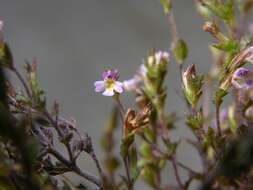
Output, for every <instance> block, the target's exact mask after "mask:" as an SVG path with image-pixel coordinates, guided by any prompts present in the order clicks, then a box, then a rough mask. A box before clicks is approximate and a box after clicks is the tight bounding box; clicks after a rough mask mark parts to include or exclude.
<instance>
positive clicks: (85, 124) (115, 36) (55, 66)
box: [0, 0, 212, 189]
mask: <svg viewBox="0 0 253 190" xmlns="http://www.w3.org/2000/svg"><path fill="white" fill-rule="evenodd" d="M173 7H174V13H175V19H176V22H177V26H178V32H179V34H180V36H182V37H183V38H184V39H185V41H186V42H187V44H188V47H189V56H188V59H187V61H186V62H187V64H190V63H196V64H197V67H198V70H199V71H201V72H206V71H207V70H208V69H209V68H210V60H211V59H210V58H211V57H210V55H209V52H208V44H210V42H211V41H212V38H211V37H210V36H209V35H208V34H206V33H205V32H203V31H202V30H201V26H202V24H203V21H202V19H201V18H200V16H199V15H198V14H197V13H196V10H195V7H194V2H193V0H175V1H174V2H173ZM0 19H2V20H4V22H5V26H4V36H5V38H6V40H7V41H8V42H9V44H10V46H11V48H12V50H13V54H14V57H15V62H16V64H17V65H18V67H19V68H20V69H22V65H23V64H24V61H25V60H30V61H31V60H32V59H33V58H36V59H37V60H38V69H39V78H40V84H41V87H43V89H44V90H45V91H46V93H47V97H48V103H49V105H50V104H51V103H52V102H53V101H54V100H56V101H58V102H59V103H60V105H61V112H62V115H63V116H66V117H70V116H73V117H74V118H75V119H76V120H77V122H78V127H79V129H80V131H83V132H84V131H86V132H88V133H89V134H90V136H91V137H92V138H93V142H94V144H95V149H96V152H98V154H99V156H100V157H101V154H102V153H101V150H100V147H99V140H98V139H99V138H100V136H101V133H102V131H103V127H104V123H105V121H106V118H107V117H108V116H109V113H110V111H111V108H112V103H113V101H112V100H111V99H110V98H107V97H103V96H102V95H100V94H98V93H95V92H94V89H93V82H94V81H95V80H98V79H99V78H100V73H101V72H102V71H103V70H104V69H107V68H117V69H118V70H119V71H120V74H121V80H124V79H129V78H131V77H132V76H133V74H134V72H135V71H136V69H137V68H138V66H139V65H140V64H141V63H142V58H143V57H144V56H145V55H146V54H147V52H148V50H149V49H150V48H156V49H159V50H165V51H169V46H170V45H169V42H170V35H169V26H168V21H167V18H166V17H165V16H164V14H163V11H162V7H161V6H160V4H159V1H158V0H72V1H69V0H43V1H38V0H22V1H20V0H0ZM166 83H167V86H168V94H169V95H168V101H167V110H168V111H169V112H171V111H178V112H179V113H180V114H184V111H186V109H185V106H184V103H183V101H182V99H181V97H180V95H179V91H180V82H179V72H178V69H177V67H176V65H175V62H174V61H173V60H172V61H171V63H170V65H169V73H168V77H167V79H166ZM123 101H124V104H125V106H126V107H130V106H132V105H133V102H132V101H133V96H132V95H131V94H128V93H124V94H123ZM185 136H187V137H192V134H191V132H190V131H188V130H187V129H185V127H184V125H183V124H182V125H181V124H179V125H178V130H177V131H176V132H174V133H173V137H174V138H179V137H185ZM62 151H64V150H62ZM178 158H179V160H180V161H181V162H183V163H185V165H188V166H190V167H193V168H195V169H197V170H198V169H200V168H201V165H200V161H199V158H198V156H197V154H196V152H195V151H194V150H193V149H192V148H191V147H190V146H189V145H186V144H185V143H184V142H183V143H182V144H181V145H180V148H179V151H178ZM80 162H81V165H82V167H83V168H87V170H89V171H95V167H94V166H93V163H92V161H91V160H89V159H88V158H87V157H85V155H84V156H83V158H82V160H81V161H80ZM172 174H173V172H172V170H171V168H170V166H168V167H167V168H166V169H165V172H164V178H165V179H166V180H168V181H173V180H174V177H173V175H172ZM181 175H182V177H186V173H184V172H183V171H181ZM74 181H75V183H79V182H80V179H79V178H78V177H74ZM136 189H148V188H147V187H144V186H143V184H142V183H140V184H138V185H137V188H136ZM193 189H194V187H193Z"/></svg>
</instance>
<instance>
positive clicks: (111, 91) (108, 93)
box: [103, 89, 114, 96]
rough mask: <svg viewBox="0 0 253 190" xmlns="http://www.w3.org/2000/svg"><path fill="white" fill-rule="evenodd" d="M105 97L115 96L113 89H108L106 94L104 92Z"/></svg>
mask: <svg viewBox="0 0 253 190" xmlns="http://www.w3.org/2000/svg"><path fill="white" fill-rule="evenodd" d="M103 95H104V96H113V95H114V91H113V89H112V90H111V89H106V90H105V91H104V92H103Z"/></svg>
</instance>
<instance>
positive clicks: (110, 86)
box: [105, 79, 115, 90]
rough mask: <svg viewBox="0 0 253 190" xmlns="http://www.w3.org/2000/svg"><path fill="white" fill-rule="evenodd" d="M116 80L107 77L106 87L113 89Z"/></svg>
mask: <svg viewBox="0 0 253 190" xmlns="http://www.w3.org/2000/svg"><path fill="white" fill-rule="evenodd" d="M114 82H115V81H114V80H112V79H107V80H106V81H105V88H106V89H109V90H113V86H114Z"/></svg>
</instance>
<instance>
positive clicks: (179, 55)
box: [172, 39, 188, 64]
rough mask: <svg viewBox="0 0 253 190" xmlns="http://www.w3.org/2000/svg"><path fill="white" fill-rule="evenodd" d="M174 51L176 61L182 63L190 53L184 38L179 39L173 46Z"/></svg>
mask: <svg viewBox="0 0 253 190" xmlns="http://www.w3.org/2000/svg"><path fill="white" fill-rule="evenodd" d="M172 52H173V54H174V56H175V59H176V61H177V62H178V63H179V64H182V63H183V61H184V60H185V59H186V57H187V55H188V48H187V45H186V43H185V41H184V40H182V39H179V40H178V41H176V42H175V44H173V46H172Z"/></svg>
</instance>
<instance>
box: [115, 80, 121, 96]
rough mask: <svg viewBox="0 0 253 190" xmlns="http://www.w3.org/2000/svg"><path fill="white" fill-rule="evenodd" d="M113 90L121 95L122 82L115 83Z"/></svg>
mask: <svg viewBox="0 0 253 190" xmlns="http://www.w3.org/2000/svg"><path fill="white" fill-rule="evenodd" d="M114 90H115V91H116V92H118V93H122V92H123V83H122V82H118V81H115V84H114Z"/></svg>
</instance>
